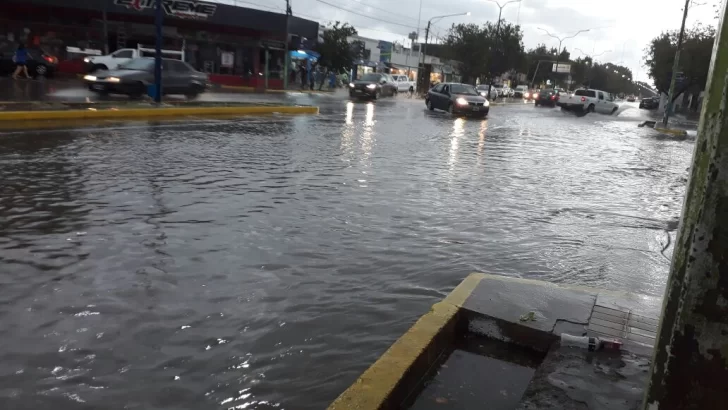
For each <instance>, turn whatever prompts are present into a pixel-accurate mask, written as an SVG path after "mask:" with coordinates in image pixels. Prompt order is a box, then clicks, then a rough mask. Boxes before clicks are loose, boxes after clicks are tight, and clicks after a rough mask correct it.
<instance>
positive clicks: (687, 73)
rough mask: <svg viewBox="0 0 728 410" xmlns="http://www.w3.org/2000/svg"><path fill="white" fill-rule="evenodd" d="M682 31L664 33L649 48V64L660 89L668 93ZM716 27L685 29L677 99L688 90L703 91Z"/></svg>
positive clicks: (676, 93)
mask: <svg viewBox="0 0 728 410" xmlns="http://www.w3.org/2000/svg"><path fill="white" fill-rule="evenodd" d="M678 35H679V32H678V30H673V31H668V32H663V33H662V34H660V35H659V36H657V37H655V38H654V39H652V41H651V42H650V45H649V46H648V47H647V48H646V49H645V65H646V66H647V68H648V74H649V75H650V77H651V78H652V79H653V80H654V82H655V86H656V87H657V90H658V91H659V92H661V93H665V94H667V93H668V91H669V89H670V80H671V78H672V66H673V63H674V62H675V52H676V51H677V39H678ZM714 40H715V29H714V28H713V27H709V26H703V25H700V24H697V25H696V26H695V27H693V28H692V29H690V30H686V31H685V36H684V38H683V46H682V52H681V53H680V61H679V65H680V66H679V70H678V73H679V77H678V79H679V81H677V82H676V84H675V94H674V95H673V101H674V100H675V99H677V98H678V96H680V94H682V93H684V92H686V91H691V90H692V91H701V90H702V89H703V88H704V87H705V83H706V82H707V81H708V68H709V67H710V59H711V57H712V54H713V42H714Z"/></svg>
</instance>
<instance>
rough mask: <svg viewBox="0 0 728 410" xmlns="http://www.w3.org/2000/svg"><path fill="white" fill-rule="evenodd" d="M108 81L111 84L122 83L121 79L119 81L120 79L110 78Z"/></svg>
mask: <svg viewBox="0 0 728 410" xmlns="http://www.w3.org/2000/svg"><path fill="white" fill-rule="evenodd" d="M106 81H108V82H110V83H118V82H119V81H121V79H119V77H109V78H107V79H106Z"/></svg>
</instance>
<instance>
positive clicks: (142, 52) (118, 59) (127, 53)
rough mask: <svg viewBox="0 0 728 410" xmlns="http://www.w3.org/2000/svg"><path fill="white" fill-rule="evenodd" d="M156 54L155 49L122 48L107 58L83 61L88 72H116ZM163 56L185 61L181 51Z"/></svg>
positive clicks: (87, 58)
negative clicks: (137, 60) (122, 66)
mask: <svg viewBox="0 0 728 410" xmlns="http://www.w3.org/2000/svg"><path fill="white" fill-rule="evenodd" d="M155 52H156V50H154V49H151V48H143V47H142V46H141V45H138V46H137V48H122V49H119V50H116V51H114V52H113V53H111V54H108V55H105V56H88V57H86V58H84V59H83V61H84V63H86V72H87V73H93V72H94V71H98V70H115V69H116V68H117V67H119V66H120V65H124V64H126V63H128V62H129V61H131V60H133V59H135V58H141V57H153V56H154V53H155ZM162 56H164V57H175V58H177V59H179V60H183V61H184V52H183V51H179V50H162Z"/></svg>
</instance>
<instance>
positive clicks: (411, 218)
mask: <svg viewBox="0 0 728 410" xmlns="http://www.w3.org/2000/svg"><path fill="white" fill-rule="evenodd" d="M295 98H296V99H297V101H302V102H307V103H315V104H320V105H321V107H322V113H321V115H319V116H300V117H262V118H261V117H258V118H245V119H238V120H201V119H198V120H184V121H180V122H173V123H147V122H138V123H135V122H127V123H122V124H111V123H109V124H106V126H104V127H89V128H84V129H75V130H65V131H60V130H56V131H52V130H43V131H36V132H17V131H16V132H6V133H3V134H2V135H0V173H1V174H2V186H1V188H0V286H1V287H2V292H0V408H7V409H47V408H55V409H98V408H108V409H114V408H119V409H121V408H125V409H145V410H149V409H203V408H204V409H224V408H240V409H284V408H285V409H321V408H324V407H325V406H326V405H327V404H328V403H329V402H330V401H332V400H333V399H334V398H335V397H336V396H337V395H338V394H339V393H341V392H342V391H343V390H344V389H345V388H346V387H347V386H348V385H349V384H350V383H351V382H353V381H354V380H355V378H356V377H357V376H358V375H359V374H360V373H361V372H362V371H363V370H364V369H365V368H366V367H367V366H369V365H370V364H371V363H372V362H373V361H374V360H375V359H376V358H377V357H378V355H379V354H381V353H382V352H383V351H384V350H385V349H386V348H387V347H388V346H389V345H390V344H391V343H392V342H393V341H394V340H395V339H396V338H397V337H398V336H399V335H401V333H402V332H403V331H405V330H406V329H407V328H408V327H409V326H410V325H411V324H412V323H413V322H414V321H415V320H416V318H417V317H418V316H419V315H421V314H423V313H425V312H426V311H427V310H428V309H429V306H430V305H431V304H432V303H434V302H435V301H437V300H439V299H440V298H442V297H443V296H444V295H446V294H447V292H448V291H450V290H451V289H452V288H453V287H454V286H456V285H457V284H458V283H459V282H460V280H461V279H462V278H464V277H465V276H466V275H467V274H468V273H470V272H472V271H483V272H489V273H495V274H500V275H510V276H520V277H525V278H532V279H540V280H546V281H552V282H557V283H570V284H580V285H586V286H596V287H605V288H609V289H620V290H630V291H634V292H641V293H645V294H649V295H660V294H661V293H662V291H663V288H664V285H665V282H666V276H667V272H668V265H669V260H668V258H669V257H670V252H671V249H672V248H671V243H672V239H673V238H674V235H675V229H676V226H677V220H678V216H679V212H680V208H681V205H682V195H683V193H684V189H685V178H686V177H687V167H688V166H689V162H690V155H691V152H692V149H693V141H692V140H691V139H689V138H688V139H672V138H663V137H658V136H656V135H655V134H653V133H652V131H651V130H648V129H644V128H637V123H638V122H639V121H641V118H640V115H641V113H640V112H639V111H638V110H637V109H636V107H632V108H628V109H625V110H622V112H621V114H620V115H618V116H602V115H596V114H595V115H588V116H586V117H582V118H576V117H573V116H570V115H568V114H563V113H561V112H559V111H558V110H553V109H548V108H534V107H533V106H531V105H513V106H503V107H493V108H492V110H491V114H490V119H489V120H488V121H479V120H464V119H453V118H450V117H449V116H447V115H445V114H444V113H437V112H436V113H430V112H427V111H426V110H424V104H423V103H422V102H421V101H414V100H406V99H400V100H396V101H395V100H382V101H379V102H377V103H375V104H368V103H356V104H354V103H349V102H347V101H345V100H343V99H340V98H336V97H321V96H298V97H295Z"/></svg>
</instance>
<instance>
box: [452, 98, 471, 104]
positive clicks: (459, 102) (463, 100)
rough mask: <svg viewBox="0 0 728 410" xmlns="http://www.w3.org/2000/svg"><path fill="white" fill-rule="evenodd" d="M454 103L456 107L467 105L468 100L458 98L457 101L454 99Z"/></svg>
mask: <svg viewBox="0 0 728 410" xmlns="http://www.w3.org/2000/svg"><path fill="white" fill-rule="evenodd" d="M455 103H456V104H457V105H468V100H466V99H465V98H463V97H458V98H457V99H455Z"/></svg>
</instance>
